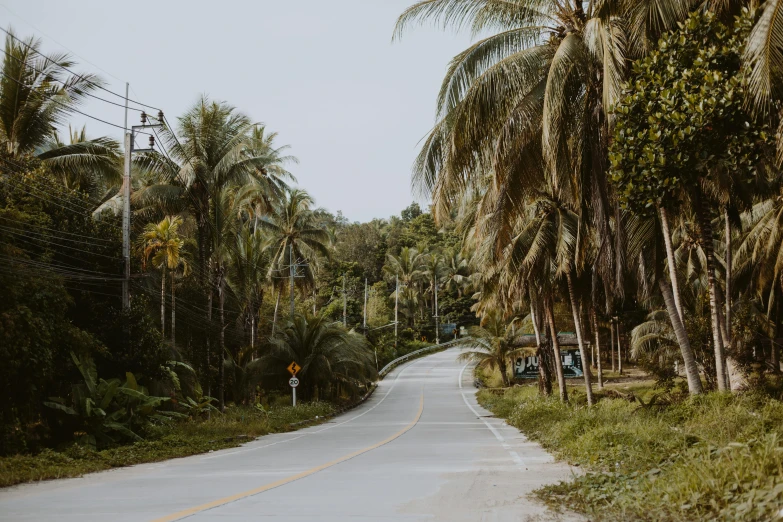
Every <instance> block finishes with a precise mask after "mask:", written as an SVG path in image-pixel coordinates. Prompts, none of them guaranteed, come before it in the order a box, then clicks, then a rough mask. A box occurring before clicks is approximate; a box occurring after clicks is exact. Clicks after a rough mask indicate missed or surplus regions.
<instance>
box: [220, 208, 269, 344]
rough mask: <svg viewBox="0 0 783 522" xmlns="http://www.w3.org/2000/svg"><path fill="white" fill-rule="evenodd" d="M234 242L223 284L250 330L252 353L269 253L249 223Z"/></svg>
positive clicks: (262, 237)
mask: <svg viewBox="0 0 783 522" xmlns="http://www.w3.org/2000/svg"><path fill="white" fill-rule="evenodd" d="M235 241H236V244H235V248H233V249H232V251H231V252H230V253H229V260H228V275H227V282H228V286H229V288H230V289H231V291H232V292H233V294H234V295H235V296H237V297H238V298H239V302H240V306H241V317H242V321H243V323H244V324H245V326H249V327H250V347H251V348H252V349H253V350H254V351H255V348H256V344H255V343H256V328H257V324H258V323H257V318H258V311H259V308H260V306H261V303H262V302H263V300H264V289H265V287H266V283H267V278H268V275H269V251H268V248H267V241H266V238H265V237H264V236H263V235H262V232H261V231H260V230H256V231H255V232H254V231H253V229H252V228H251V227H250V226H249V223H248V225H246V226H243V227H242V229H241V230H240V231H239V233H238V234H236V236H235Z"/></svg>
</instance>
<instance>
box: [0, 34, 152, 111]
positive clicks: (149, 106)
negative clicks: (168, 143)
mask: <svg viewBox="0 0 783 522" xmlns="http://www.w3.org/2000/svg"><path fill="white" fill-rule="evenodd" d="M0 31H2V32H4V33H5V34H6V35H8V36H9V37H11V38H13V39H14V40H16V41H17V42H19V43H20V44H22V45H24V46H25V47H26V48H27V49H28V50H29V51H31V52H34V53H35V54H37V55H39V56H41V57H42V58H46V59H47V60H49V61H50V62H52V64H54V65H55V66H57V67H59V68H61V69H63V70H66V71H68V72H69V73H71V74H72V75H74V76H75V77H77V78H80V79H82V80H84V81H85V82H86V83H89V84H90V85H92V86H93V87H96V88H98V89H101V90H102V91H106V92H108V93H109V94H112V95H114V96H117V97H118V98H122V99H123V100H125V99H126V97H125V96H124V95H122V94H118V93H116V92H114V91H112V90H110V89H107V88H106V87H104V86H102V85H100V84H98V83H95V82H93V81H91V80H89V79H88V78H85V77H84V76H83V75H81V74H79V73H77V72H74V71H73V70H71V69H70V68H68V67H66V66H64V65H61V64H58V63H57V62H55V61H54V60H52V59H51V58H50V57H49V56H47V55H45V54H43V53H42V52H40V51H38V50H36V49H33V48H32V47H31V46H30V45H29V44H28V43H26V42H24V41H22V40H20V39H19V38H17V37H16V36H15V35H13V34H12V33H10V32H9V31H7V30H5V29H3V28H2V27H0ZM127 100H128V103H133V104H135V105H139V106H141V107H147V108H148V109H154V110H156V111H159V110H160V109H159V108H158V107H154V106H152V105H147V104H146V103H142V102H140V101H136V100H131V99H130V98H127Z"/></svg>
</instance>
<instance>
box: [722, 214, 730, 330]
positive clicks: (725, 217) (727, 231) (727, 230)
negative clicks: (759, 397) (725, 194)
mask: <svg viewBox="0 0 783 522" xmlns="http://www.w3.org/2000/svg"><path fill="white" fill-rule="evenodd" d="M723 222H724V225H725V231H724V232H725V234H726V337H727V341H728V342H729V344H731V274H732V267H731V263H732V260H731V248H732V246H731V222H730V221H729V211H728V209H725V210H724V211H723Z"/></svg>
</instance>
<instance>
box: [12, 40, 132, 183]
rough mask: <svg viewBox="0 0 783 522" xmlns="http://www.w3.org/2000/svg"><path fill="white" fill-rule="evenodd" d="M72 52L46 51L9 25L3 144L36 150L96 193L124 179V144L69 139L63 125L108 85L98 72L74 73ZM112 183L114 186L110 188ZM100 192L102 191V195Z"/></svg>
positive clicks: (15, 152) (79, 135) (20, 151)
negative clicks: (60, 133) (62, 134)
mask: <svg viewBox="0 0 783 522" xmlns="http://www.w3.org/2000/svg"><path fill="white" fill-rule="evenodd" d="M75 66H76V64H75V62H74V61H73V60H72V59H71V57H70V56H69V55H67V54H63V53H55V54H49V55H48V56H45V55H44V54H42V53H41V41H40V40H38V39H35V38H32V37H30V38H25V39H20V38H18V37H17V36H16V35H15V33H14V32H13V30H10V29H9V30H8V34H7V35H6V39H5V48H4V56H3V60H2V65H0V143H1V144H2V146H3V148H4V150H5V151H6V153H7V154H8V155H10V156H11V157H12V158H19V157H21V156H24V155H33V156H35V157H37V158H38V159H40V160H42V161H43V163H44V164H46V165H47V166H48V167H49V168H50V169H51V170H52V172H53V173H54V174H55V175H56V176H57V177H59V178H60V179H62V181H63V184H64V185H65V186H66V187H68V188H72V189H79V190H82V191H84V192H87V193H90V194H91V195H94V196H96V197H100V196H102V194H100V192H101V189H103V190H105V189H106V188H108V187H110V186H111V185H112V184H113V183H116V182H117V181H118V180H119V178H120V172H121V170H120V167H121V163H120V160H119V158H120V147H119V144H118V143H117V142H116V141H115V140H112V139H110V138H105V137H102V138H96V139H87V137H86V135H85V130H84V129H82V131H81V132H73V133H71V132H69V138H70V143H63V142H62V141H60V139H59V137H58V135H57V128H58V127H59V126H60V125H62V124H64V123H65V120H66V118H67V117H68V116H70V115H71V114H73V111H74V110H75V109H76V108H77V107H79V105H80V104H81V103H82V102H83V101H84V99H85V98H86V97H87V96H88V95H89V94H90V92H92V91H94V90H95V89H97V88H99V87H100V86H101V84H102V81H101V79H100V78H98V77H97V76H95V75H92V74H82V73H70V72H68V70H66V69H71V68H73V67H75ZM107 186H108V187H107ZM96 193H98V194H96Z"/></svg>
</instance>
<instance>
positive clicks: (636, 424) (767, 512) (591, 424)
mask: <svg viewBox="0 0 783 522" xmlns="http://www.w3.org/2000/svg"><path fill="white" fill-rule="evenodd" d="M479 400H480V401H481V403H482V404H483V405H484V406H485V407H487V408H489V409H490V410H492V411H493V412H494V413H495V414H497V415H498V416H501V417H504V418H507V419H508V422H509V424H512V425H514V426H516V427H518V428H519V429H521V430H522V431H523V432H525V433H526V434H527V435H528V436H529V437H530V438H531V439H533V440H536V441H538V442H540V443H541V444H542V446H544V447H545V448H547V449H548V450H550V451H552V452H553V453H554V454H555V455H557V456H558V457H560V458H563V459H565V460H567V461H569V462H571V463H572V464H575V465H579V466H580V467H582V468H583V469H585V471H586V473H585V474H584V475H581V476H579V477H578V478H576V479H575V480H573V481H570V482H563V483H560V484H557V485H554V486H547V487H545V488H543V489H541V490H539V491H538V492H537V494H538V495H539V496H540V497H541V498H542V499H543V500H545V501H546V502H548V503H550V504H551V505H553V506H556V507H563V506H568V507H569V509H576V510H578V511H581V512H583V513H585V514H587V515H588V516H590V517H593V518H594V519H600V520H618V521H619V520H656V521H657V520H671V521H692V520H772V519H774V518H775V517H776V516H777V513H778V512H779V511H780V509H781V508H782V507H783V404H781V402H780V401H777V400H775V399H771V398H769V397H767V396H763V395H761V394H757V393H756V394H746V395H741V396H736V395H734V396H733V395H729V394H717V393H714V394H707V395H701V396H696V397H692V398H689V399H686V400H683V401H681V402H676V403H674V404H668V405H666V404H663V405H660V406H657V405H656V404H655V402H654V401H648V402H647V403H642V402H640V401H637V402H630V401H628V400H624V399H609V398H603V399H602V400H600V401H599V402H598V404H596V405H595V406H594V407H593V408H587V407H585V406H582V405H579V404H563V403H561V402H560V401H559V400H558V399H556V398H541V397H538V396H537V394H536V390H535V388H532V387H520V388H513V389H511V390H508V391H507V392H506V393H505V394H503V395H498V394H495V393H492V392H490V391H488V390H482V391H480V392H479Z"/></svg>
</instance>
